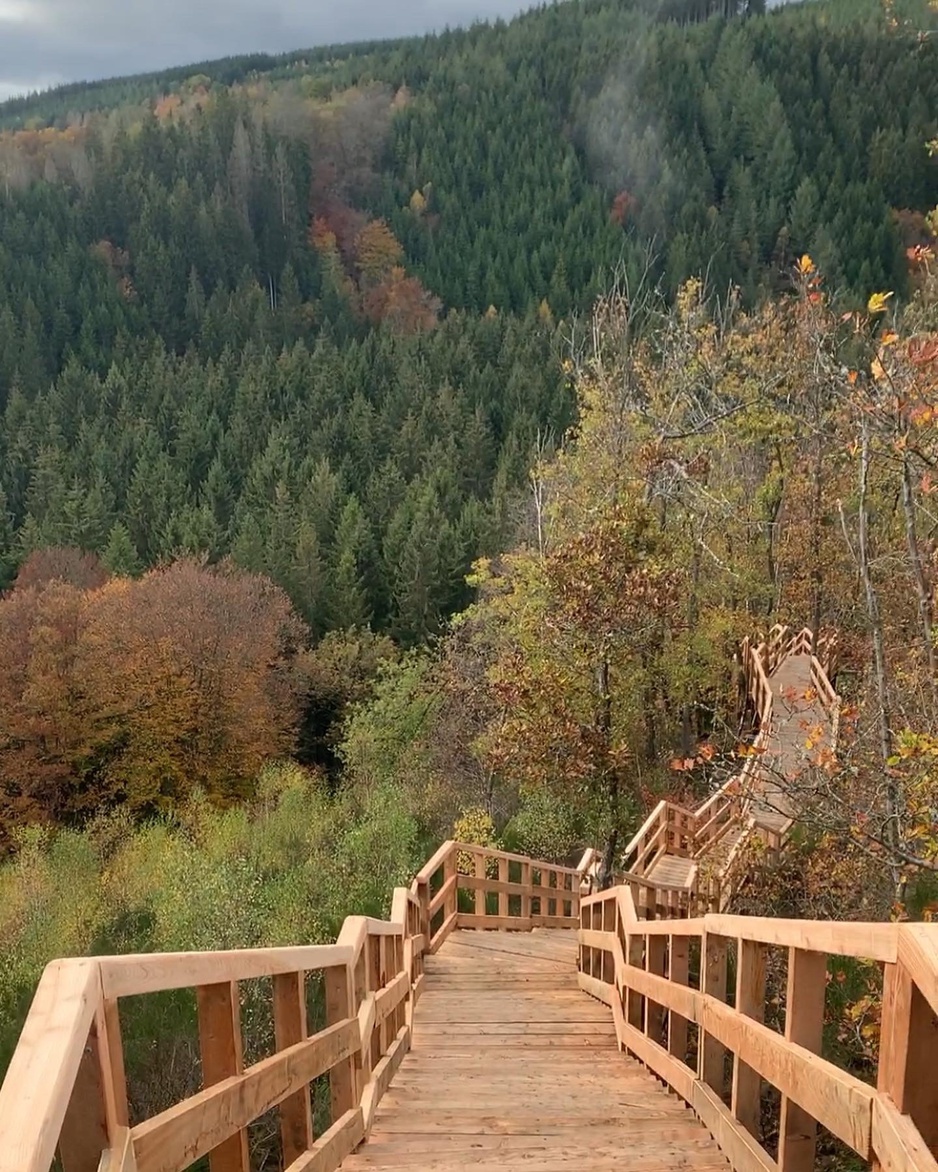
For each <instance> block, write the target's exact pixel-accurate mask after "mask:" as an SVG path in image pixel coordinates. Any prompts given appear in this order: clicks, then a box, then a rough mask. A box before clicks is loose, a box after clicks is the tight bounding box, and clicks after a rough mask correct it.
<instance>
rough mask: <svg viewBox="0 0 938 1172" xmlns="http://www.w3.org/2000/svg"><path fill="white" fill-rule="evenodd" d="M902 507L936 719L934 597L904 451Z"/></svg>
mask: <svg viewBox="0 0 938 1172" xmlns="http://www.w3.org/2000/svg"><path fill="white" fill-rule="evenodd" d="M902 508H903V511H904V513H905V537H906V543H907V545H908V547H909V560H910V561H911V563H912V575H913V577H914V578H915V592H916V594H917V595H918V617H919V622H920V624H921V627H922V643H923V644H924V647H925V662H926V663H927V664H928V684H929V687H930V689H931V700H932V716H934V715H935V713H936V712H938V685H936V680H935V645H934V641H933V640H932V625H931V619H932V616H931V598H930V596H929V592H928V582H927V581H926V578H925V567H924V565H923V564H922V552H921V550H920V549H919V544H918V533H917V532H916V527H915V495H914V491H913V488H912V469H911V467H910V465H909V455H908V452H903V456H902Z"/></svg>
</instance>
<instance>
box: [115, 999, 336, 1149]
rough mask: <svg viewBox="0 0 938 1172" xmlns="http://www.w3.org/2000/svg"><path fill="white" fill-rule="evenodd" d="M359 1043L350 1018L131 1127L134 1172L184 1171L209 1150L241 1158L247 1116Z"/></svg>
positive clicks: (265, 1108) (267, 1107)
mask: <svg viewBox="0 0 938 1172" xmlns="http://www.w3.org/2000/svg"><path fill="white" fill-rule="evenodd" d="M358 1045H359V1035H358V1023H357V1021H356V1020H355V1019H354V1018H350V1019H348V1020H347V1021H344V1022H339V1023H338V1024H337V1025H334V1026H329V1027H328V1028H327V1029H325V1030H323V1031H321V1032H320V1033H318V1034H315V1035H314V1036H313V1037H311V1038H307V1039H306V1040H305V1041H303V1042H298V1043H297V1044H296V1045H294V1046H291V1047H289V1048H288V1049H286V1050H282V1051H280V1053H278V1054H274V1055H272V1056H271V1057H270V1058H265V1059H264V1060H263V1061H262V1062H258V1063H257V1064H256V1065H254V1066H252V1067H250V1069H249V1070H247V1071H245V1072H244V1073H243V1074H241V1075H237V1076H234V1077H229V1078H225V1079H224V1080H223V1081H220V1082H217V1083H215V1084H214V1085H212V1086H209V1087H207V1088H206V1089H205V1090H203V1091H200V1092H199V1093H198V1094H197V1095H193V1096H192V1097H191V1098H189V1099H186V1100H184V1101H183V1102H182V1103H178V1104H177V1105H176V1106H175V1107H170V1108H169V1110H168V1111H164V1112H162V1113H161V1114H160V1115H157V1116H155V1117H154V1118H153V1119H148V1120H147V1121H146V1122H145V1123H141V1124H139V1125H138V1126H137V1127H135V1128H134V1129H133V1133H132V1135H133V1141H134V1149H135V1151H136V1154H137V1169H138V1172H182V1170H183V1169H185V1168H188V1167H189V1165H190V1164H193V1163H195V1161H196V1160H198V1159H200V1158H201V1157H202V1156H204V1155H205V1154H206V1153H207V1152H212V1153H213V1154H214V1153H217V1152H219V1151H221V1152H223V1153H225V1156H226V1158H230V1159H231V1160H232V1161H234V1160H235V1159H238V1158H240V1137H241V1136H243V1135H246V1132H245V1130H244V1129H245V1128H246V1127H247V1125H248V1124H249V1123H250V1122H252V1121H253V1120H254V1119H257V1118H258V1117H259V1116H261V1115H263V1114H264V1113H265V1112H266V1111H269V1110H270V1108H271V1107H275V1106H276V1105H277V1104H278V1103H282V1102H283V1100H284V1099H286V1098H288V1097H289V1096H291V1095H293V1094H295V1093H296V1092H297V1091H298V1090H299V1089H300V1087H305V1086H306V1085H307V1084H308V1083H310V1082H311V1081H312V1080H313V1079H314V1078H318V1077H319V1076H320V1075H321V1074H325V1073H326V1072H327V1071H329V1070H331V1068H332V1067H333V1066H334V1065H335V1064H336V1063H337V1062H339V1061H340V1060H341V1059H343V1058H347V1057H348V1056H349V1055H350V1054H351V1053H353V1051H354V1050H356V1049H357V1048H358ZM210 1053H211V1051H210ZM233 1141H237V1142H238V1143H239V1148H238V1149H235V1148H234V1142H233ZM246 1154H247V1152H246V1148H245V1156H246ZM231 1166H234V1165H233V1163H232V1165H231ZM245 1172H247V1169H245Z"/></svg>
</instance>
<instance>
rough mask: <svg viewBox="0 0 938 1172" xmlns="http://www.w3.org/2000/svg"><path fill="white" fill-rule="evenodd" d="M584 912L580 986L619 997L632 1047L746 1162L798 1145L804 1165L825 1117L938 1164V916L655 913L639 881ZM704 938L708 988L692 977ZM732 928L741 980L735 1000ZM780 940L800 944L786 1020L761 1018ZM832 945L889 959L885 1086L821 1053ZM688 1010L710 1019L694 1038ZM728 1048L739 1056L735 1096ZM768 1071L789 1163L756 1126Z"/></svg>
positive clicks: (876, 1149) (892, 1163)
mask: <svg viewBox="0 0 938 1172" xmlns="http://www.w3.org/2000/svg"><path fill="white" fill-rule="evenodd" d="M580 915H581V927H580V932H579V934H578V940H579V945H580V957H579V964H578V969H579V974H578V982H579V984H580V987H581V988H582V989H583V990H584V991H586V992H587V993H589V994H590V995H591V996H593V997H596V998H597V999H599V1000H601V1001H603V1002H605V1003H606V1004H607V1005H609V1006H610V1008H611V1010H612V1017H613V1022H614V1026H615V1031H616V1035H617V1038H618V1041H619V1045H620V1047H621V1048H622V1049H625V1050H628V1051H629V1052H630V1053H631V1054H633V1055H634V1056H635V1057H636V1058H637V1059H638V1060H639V1062H641V1063H643V1064H644V1065H645V1066H646V1067H648V1068H649V1069H650V1070H651V1071H652V1072H653V1073H654V1074H656V1075H657V1076H658V1077H659V1078H661V1079H663V1080H664V1082H666V1083H667V1084H668V1086H670V1087H671V1089H672V1090H674V1091H675V1092H676V1093H677V1094H678V1095H680V1096H681V1097H682V1098H683V1099H684V1100H685V1101H686V1102H687V1103H688V1105H689V1106H690V1107H691V1109H692V1110H693V1111H695V1113H696V1114H697V1115H698V1117H699V1118H700V1120H701V1121H702V1122H703V1123H704V1125H705V1126H706V1127H707V1128H708V1129H709V1130H710V1132H711V1134H712V1135H713V1136H714V1137H715V1138H716V1140H717V1142H718V1144H719V1145H720V1147H721V1148H722V1149H723V1152H724V1154H725V1155H726V1156H727V1157H728V1158H729V1160H730V1163H731V1165H732V1166H733V1167H734V1168H737V1169H739V1170H740V1172H744V1170H749V1169H756V1168H758V1169H762V1170H764V1172H777V1170H778V1169H779V1167H780V1166H782V1167H784V1166H785V1162H786V1161H787V1160H788V1159H790V1158H791V1153H793V1152H794V1151H795V1150H796V1149H797V1150H798V1152H799V1166H805V1167H810V1166H813V1162H814V1159H813V1144H814V1142H815V1135H816V1131H817V1125H818V1124H821V1125H823V1126H824V1127H826V1128H827V1129H828V1130H829V1131H830V1132H832V1133H833V1134H834V1135H836V1136H837V1137H838V1138H840V1139H841V1140H842V1141H843V1142H844V1143H846V1144H847V1145H848V1146H849V1147H851V1148H852V1149H853V1150H854V1151H855V1152H856V1153H857V1154H858V1155H859V1156H860V1157H861V1158H862V1159H864V1160H869V1161H873V1162H874V1163H876V1164H877V1165H878V1166H880V1167H882V1168H884V1169H895V1170H896V1172H899V1170H900V1169H901V1170H903V1172H905V1170H907V1169H908V1170H910V1172H938V1163H936V1160H935V1155H936V1154H938V1129H936V1126H935V1121H936V1119H938V1080H936V1079H935V1077H934V1065H933V1041H929V1038H930V1037H932V1036H933V1034H934V1031H935V1029H936V1028H938V925H922V924H873V923H838V922H829V921H818V920H774V919H766V918H761V917H750V916H725V915H714V914H707V915H704V916H701V917H698V918H696V919H678V920H672V919H666V918H665V919H659V920H643V919H641V918H640V916H639V915H638V911H637V909H636V907H635V905H634V902H633V899H632V894H631V890H630V889H629V887H627V886H624V887H618V888H614V889H611V890H609V891H605V892H600V893H598V894H596V895H593V896H590V897H588V898H585V899H584V900H583V901H582V902H581V905H580ZM693 939H696V940H697V941H698V942H699V948H700V985H699V988H695V987H692V986H690V985H689V982H688V964H687V958H688V955H689V953H688V946H689V943H690V941H691V940H693ZM731 942H732V945H733V947H734V948H735V950H736V965H735V970H736V979H737V988H736V995H735V998H734V999H733V1004H732V1005H729V1004H727V1003H726V1002H727V993H728V990H727V969H728V965H727V962H728V946H729V945H730V943H731ZM772 946H774V947H782V948H786V949H787V950H788V954H789V959H788V978H787V982H788V990H787V994H786V998H785V1029H784V1033H779V1032H778V1031H776V1030H774V1029H770V1028H768V1027H767V1026H765V1025H764V1024H762V1013H763V1002H764V998H765V974H766V967H765V964H766V961H765V958H766V950H767V949H768V948H769V947H772ZM832 955H833V956H843V957H851V958H854V959H857V960H864V961H872V962H875V963H880V964H882V965H883V966H884V971H885V986H886V988H885V992H884V996H883V1013H882V1044H881V1053H880V1061H879V1069H878V1080H877V1086H876V1088H875V1089H874V1088H873V1087H871V1086H870V1085H868V1084H867V1083H865V1082H863V1081H861V1080H860V1079H858V1078H856V1077H855V1076H854V1075H852V1074H850V1073H849V1072H847V1071H845V1070H843V1069H841V1068H840V1067H839V1066H837V1065H835V1064H834V1063H833V1062H830V1061H828V1060H827V1059H825V1058H824V1057H822V1055H821V1048H822V1039H823V1023H824V1004H825V991H826V983H827V959H828V957H830V956H832ZM689 1023H692V1024H694V1025H695V1026H696V1027H697V1029H698V1031H699V1036H698V1040H697V1045H696V1050H695V1051H694V1052H692V1051H691V1048H690V1047H689V1046H688V1033H687V1027H688V1024H689ZM726 1054H729V1055H730V1056H731V1057H732V1062H733V1080H732V1094H731V1096H728V1097H727V1095H726V1092H727V1091H728V1089H729V1088H728V1085H727V1082H726V1066H725V1059H724V1056H725V1055H726ZM691 1061H693V1063H694V1064H693V1065H690V1063H691ZM762 1080H765V1081H766V1082H768V1083H770V1084H772V1085H774V1086H775V1087H776V1089H777V1090H778V1091H779V1092H780V1093H781V1096H782V1110H781V1123H780V1135H779V1154H780V1161H781V1164H780V1163H776V1161H775V1160H774V1159H772V1157H771V1156H770V1155H769V1154H768V1153H767V1152H766V1151H765V1149H763V1148H762V1147H761V1145H760V1144H759V1142H758V1139H757V1138H756V1137H757V1136H758V1135H759V1134H760V1128H759V1122H760V1110H761V1084H762ZM806 1145H807V1147H806ZM929 1145H931V1150H929Z"/></svg>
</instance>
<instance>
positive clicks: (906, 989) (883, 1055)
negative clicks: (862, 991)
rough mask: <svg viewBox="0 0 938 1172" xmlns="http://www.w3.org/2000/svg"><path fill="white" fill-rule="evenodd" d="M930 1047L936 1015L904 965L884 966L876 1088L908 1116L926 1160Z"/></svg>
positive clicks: (935, 1146)
mask: <svg viewBox="0 0 938 1172" xmlns="http://www.w3.org/2000/svg"><path fill="white" fill-rule="evenodd" d="M900 931H901V929H900ZM936 1045H938V1016H936V1015H935V1014H934V1013H933V1012H932V1009H931V1006H930V1005H929V1004H928V1002H927V1001H926V1000H925V998H924V997H923V996H922V994H921V992H920V991H919V989H918V988H916V986H915V983H914V981H913V980H912V977H911V975H910V973H909V971H908V970H907V969H906V967H905V965H903V964H902V962H901V961H899V962H897V963H896V964H887V965H886V970H885V979H884V984H883V1017H882V1042H881V1048H880V1058H879V1076H878V1081H877V1087H878V1089H879V1090H881V1091H883V1092H885V1093H886V1094H887V1095H889V1097H890V1098H891V1099H892V1101H893V1102H894V1103H895V1104H896V1106H897V1107H898V1108H899V1111H900V1113H901V1114H903V1115H908V1116H910V1117H911V1119H912V1122H913V1123H914V1124H915V1126H916V1127H917V1128H918V1130H919V1132H920V1134H921V1136H922V1138H923V1139H924V1141H925V1143H926V1144H927V1145H928V1147H929V1149H930V1150H931V1152H932V1155H935V1156H938V1083H936V1081H935V1078H934V1071H935V1052H936V1049H935V1048H936Z"/></svg>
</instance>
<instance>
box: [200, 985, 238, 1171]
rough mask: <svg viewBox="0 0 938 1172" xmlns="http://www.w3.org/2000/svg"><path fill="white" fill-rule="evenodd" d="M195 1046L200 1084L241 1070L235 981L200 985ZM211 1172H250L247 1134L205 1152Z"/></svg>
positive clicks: (209, 1085) (212, 1083)
mask: <svg viewBox="0 0 938 1172" xmlns="http://www.w3.org/2000/svg"><path fill="white" fill-rule="evenodd" d="M196 996H197V998H198V1005H199V1046H200V1049H201V1052H202V1082H203V1085H204V1086H205V1087H211V1086H214V1085H215V1083H218V1082H222V1081H224V1079H226V1078H230V1077H231V1076H232V1075H233V1074H241V1073H243V1071H244V1057H243V1053H242V1049H241V1006H240V1003H239V1000H238V983H237V981H223V982H221V983H220V984H217V985H200V986H199V988H198V989H197V990H196ZM208 1159H209V1167H210V1169H211V1172H250V1167H251V1164H250V1160H249V1158H248V1135H247V1131H245V1130H243V1129H242V1130H241V1131H239V1132H238V1133H237V1135H233V1136H231V1138H230V1139H226V1140H225V1141H224V1142H223V1143H220V1144H219V1145H218V1147H217V1148H215V1150H214V1151H212V1152H210V1153H209V1158H208Z"/></svg>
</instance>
